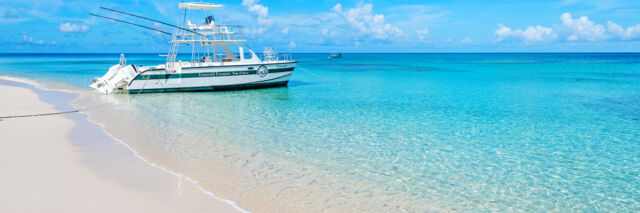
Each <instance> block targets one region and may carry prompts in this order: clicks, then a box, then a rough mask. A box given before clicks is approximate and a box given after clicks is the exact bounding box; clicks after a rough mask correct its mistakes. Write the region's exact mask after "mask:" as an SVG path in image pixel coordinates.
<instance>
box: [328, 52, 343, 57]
mask: <svg viewBox="0 0 640 213" xmlns="http://www.w3.org/2000/svg"><path fill="white" fill-rule="evenodd" d="M329 58H342V53H335V54H331V55H330V56H329Z"/></svg>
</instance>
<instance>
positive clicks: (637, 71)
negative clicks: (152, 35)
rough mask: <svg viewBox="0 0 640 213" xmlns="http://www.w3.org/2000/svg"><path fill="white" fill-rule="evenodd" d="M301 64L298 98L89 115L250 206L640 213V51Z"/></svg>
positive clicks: (187, 96) (89, 60) (232, 97)
mask: <svg viewBox="0 0 640 213" xmlns="http://www.w3.org/2000/svg"><path fill="white" fill-rule="evenodd" d="M127 57H128V61H129V62H130V63H135V64H144V65H154V64H159V63H163V59H162V58H161V57H157V56H156V55H151V54H148V55H145V54H137V55H136V54H133V55H127ZM294 58H295V59H296V60H298V61H299V67H300V68H302V69H300V68H298V69H297V70H296V72H295V73H294V75H293V77H292V80H291V82H290V85H289V87H285V88H273V89H262V90H246V91H230V92H214V93H171V94H144V95H129V96H125V95H114V96H102V95H90V93H88V94H85V95H84V96H85V97H84V98H83V99H81V100H78V105H80V106H83V107H86V106H98V107H97V108H91V110H92V111H93V112H96V114H92V118H93V119H95V120H97V121H98V122H103V123H105V124H106V126H107V130H111V131H114V135H115V136H116V137H121V139H124V140H125V141H127V142H128V143H130V144H131V145H132V146H133V147H134V148H135V149H136V150H137V151H139V152H140V153H141V154H143V155H145V156H146V157H148V158H149V159H151V160H152V161H154V162H158V163H159V164H162V165H167V166H168V167H169V168H172V169H174V170H176V171H180V172H183V173H185V174H187V175H190V176H193V177H195V178H196V179H198V180H199V181H200V182H201V184H202V185H204V186H205V187H208V188H210V189H211V190H212V191H214V192H216V193H218V191H220V192H221V193H220V194H222V195H226V196H227V197H228V198H232V199H236V200H238V201H239V204H240V205H241V206H242V205H243V204H245V205H246V206H260V205H265V204H267V205H272V206H274V207H270V208H266V209H267V210H285V211H286V210H291V211H294V210H295V209H296V208H307V209H317V210H333V211H343V210H365V211H385V210H394V209H401V210H403V209H404V210H408V211H424V210H444V211H447V210H454V211H515V210H520V211H613V212H621V211H622V212H637V211H640V155H639V154H638V153H640V139H639V138H640V54H344V58H342V59H327V54H295V55H294ZM117 60H118V54H96V55H82V54H72V55H2V56H0V75H9V76H18V77H26V78H32V79H36V80H40V81H45V82H55V83H60V84H64V85H67V86H70V87H73V88H77V89H78V90H89V88H88V82H89V81H90V80H91V79H92V78H93V77H95V76H99V75H102V74H103V73H104V72H105V71H106V69H108V67H109V66H110V64H115V63H117ZM303 69H304V70H303ZM305 71H309V72H312V73H315V74H317V75H319V76H321V77H322V78H318V77H315V76H314V75H311V74H309V73H307V72H305ZM226 171H233V172H226ZM250 209H251V208H250Z"/></svg>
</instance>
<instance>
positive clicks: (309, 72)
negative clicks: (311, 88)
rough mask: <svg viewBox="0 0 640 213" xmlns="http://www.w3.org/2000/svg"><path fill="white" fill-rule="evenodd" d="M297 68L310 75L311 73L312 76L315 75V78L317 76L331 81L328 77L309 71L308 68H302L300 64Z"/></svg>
mask: <svg viewBox="0 0 640 213" xmlns="http://www.w3.org/2000/svg"><path fill="white" fill-rule="evenodd" d="M298 68H299V69H300V70H302V71H305V72H306V73H308V74H310V75H313V76H314V77H316V78H319V79H322V80H325V81H327V82H331V81H329V79H326V78H323V77H322V76H320V75H318V74H315V73H313V72H311V71H309V70H307V69H305V68H302V67H301V66H300V65H298Z"/></svg>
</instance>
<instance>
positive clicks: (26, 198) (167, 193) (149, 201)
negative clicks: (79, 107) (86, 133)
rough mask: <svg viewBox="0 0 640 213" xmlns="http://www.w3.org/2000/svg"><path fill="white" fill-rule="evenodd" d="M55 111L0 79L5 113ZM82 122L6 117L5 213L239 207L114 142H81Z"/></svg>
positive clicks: (0, 164) (1, 130)
mask: <svg viewBox="0 0 640 213" xmlns="http://www.w3.org/2000/svg"><path fill="white" fill-rule="evenodd" d="M51 112H56V110H55V109H54V106H53V105H51V104H48V103H45V102H43V101H41V100H40V99H39V97H38V94H36V93H34V92H33V91H31V90H30V89H27V88H22V87H14V86H6V85H1V84H0V117H4V116H13V115H24V114H37V113H51ZM76 125H77V124H76V122H74V121H73V120H72V119H69V118H66V117H65V116H64V115H50V116H39V117H23V118H8V119H2V120H1V121H0V171H1V172H0V212H238V211H240V209H238V208H236V207H234V206H233V205H232V204H230V203H228V202H225V201H223V200H218V199H215V198H214V197H212V196H210V195H208V194H206V193H204V192H203V191H201V190H200V188H199V187H198V186H196V185H194V184H191V183H190V182H188V181H181V180H179V178H178V177H177V176H176V175H174V174H170V173H168V172H165V171H163V170H161V169H159V168H155V167H153V166H150V165H147V164H146V163H144V162H143V161H142V160H140V159H138V158H136V157H135V156H134V154H133V153H131V152H127V151H128V150H126V148H124V147H123V146H122V145H121V144H118V143H116V142H115V141H113V142H112V143H107V144H106V145H100V146H93V147H94V148H92V149H86V148H85V149H82V148H79V147H77V146H76V145H74V143H73V142H72V141H71V139H70V138H69V135H70V132H71V131H72V129H73V128H76V127H77V126H76ZM92 128H96V127H92ZM86 141H87V142H89V141H90V138H87V139H86ZM82 142H83V141H80V142H77V141H76V143H82ZM101 153H102V154H104V153H107V154H108V157H104V158H102V157H101V156H103V155H100V154H101ZM92 156H93V157H92ZM96 156H100V157H101V158H96ZM104 156H107V155H104ZM91 162H100V163H91ZM105 165H108V166H105Z"/></svg>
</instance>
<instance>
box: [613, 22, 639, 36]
mask: <svg viewBox="0 0 640 213" xmlns="http://www.w3.org/2000/svg"><path fill="white" fill-rule="evenodd" d="M607 28H608V29H609V32H610V33H611V35H612V37H614V38H618V39H621V40H636V39H640V24H637V25H634V26H631V27H627V29H624V28H622V27H621V26H620V25H618V24H616V23H614V22H612V21H608V22H607Z"/></svg>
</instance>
